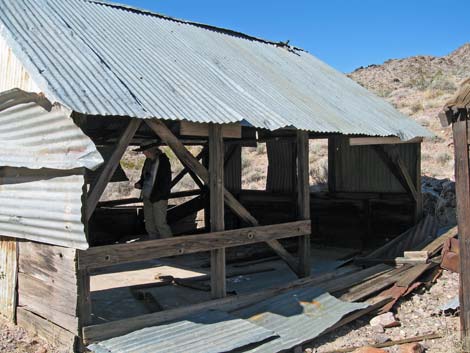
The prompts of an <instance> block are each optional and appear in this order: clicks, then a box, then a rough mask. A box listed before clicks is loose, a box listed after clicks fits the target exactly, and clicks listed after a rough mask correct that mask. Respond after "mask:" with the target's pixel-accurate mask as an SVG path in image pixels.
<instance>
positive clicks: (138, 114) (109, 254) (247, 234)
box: [0, 0, 430, 351]
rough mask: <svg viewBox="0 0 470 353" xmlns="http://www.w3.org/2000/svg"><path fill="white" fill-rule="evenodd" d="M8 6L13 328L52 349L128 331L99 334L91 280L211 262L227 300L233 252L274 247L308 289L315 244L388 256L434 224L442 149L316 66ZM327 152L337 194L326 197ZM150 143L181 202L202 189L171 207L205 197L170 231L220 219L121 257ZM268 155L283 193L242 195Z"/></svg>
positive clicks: (161, 29)
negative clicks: (185, 180) (428, 212)
mask: <svg viewBox="0 0 470 353" xmlns="http://www.w3.org/2000/svg"><path fill="white" fill-rule="evenodd" d="M0 7H1V8H2V13H1V14H0V92H2V93H0V141H1V142H2V150H1V152H0V205H1V206H0V234H1V235H2V236H3V237H2V238H1V240H0V270H1V271H3V272H4V273H5V277H4V278H3V279H2V280H1V281H0V284H1V286H0V289H1V290H0V313H1V314H2V315H3V316H6V317H7V318H9V319H11V320H13V321H15V322H17V323H18V324H19V325H22V326H24V327H26V328H28V329H30V330H32V331H34V332H36V333H38V334H39V335H40V336H42V337H45V338H47V339H49V340H50V341H52V342H53V343H56V344H58V345H60V346H63V347H69V348H70V347H74V349H75V350H77V351H78V350H80V349H82V347H83V346H82V344H83V340H84V339H85V341H87V342H89V341H90V339H89V338H90V337H97V336H100V337H112V336H113V335H116V334H118V333H119V332H120V331H119V330H120V329H119V327H118V325H113V323H112V322H110V323H106V324H100V325H96V324H95V323H94V322H93V321H92V317H93V316H92V312H93V303H92V302H91V299H90V271H92V270H96V269H104V268H108V267H109V266H111V265H118V264H125V263H133V262H138V261H143V260H150V259H156V258H161V257H168V256H178V255H185V254H191V253H197V252H205V251H209V252H210V254H211V256H210V259H211V260H210V261H211V290H212V296H213V298H222V297H224V296H225V295H226V287H225V283H226V282H225V256H226V251H229V249H230V248H233V247H238V246H252V245H253V244H257V243H265V244H267V246H268V247H269V249H270V250H271V251H272V252H273V253H274V254H276V255H277V256H279V257H280V258H282V259H283V260H284V261H285V262H286V263H287V264H288V266H289V267H290V268H291V269H292V271H294V272H295V273H296V274H297V276H299V277H305V276H308V275H309V271H310V266H309V262H308V260H309V252H310V249H311V241H312V240H313V241H315V242H317V243H321V242H327V241H333V242H336V243H340V244H353V245H355V246H358V247H360V246H372V245H373V244H374V243H379V242H383V241H385V239H390V238H392V237H393V236H395V235H398V234H399V233H400V232H401V231H403V230H405V229H407V228H408V227H409V226H410V225H412V224H414V223H415V222H416V220H417V219H419V218H420V216H421V212H422V211H421V208H422V207H421V188H420V174H421V171H420V143H421V140H422V138H423V137H426V136H429V135H430V134H429V132H428V131H427V130H425V129H424V128H422V127H421V126H419V125H418V124H417V123H415V122H413V121H412V120H411V119H409V118H407V117H405V116H403V115H401V114H400V113H399V112H397V111H396V110H395V109H394V108H393V107H391V106H390V105H389V104H387V103H386V102H384V101H383V100H381V99H380V98H378V97H376V96H374V95H373V94H372V93H370V92H368V91H367V90H365V89H364V88H362V87H361V86H359V85H358V84H356V83H354V82H353V81H351V80H350V79H348V78H347V77H346V76H344V75H343V74H341V73H339V72H337V71H335V70H334V69H332V68H330V67H329V66H327V65H326V64H324V63H322V62H320V61H319V60H318V59H316V58H314V57H313V56H311V55H310V54H308V53H306V52H304V51H302V50H300V49H297V48H293V47H290V46H288V45H287V44H283V43H274V42H269V41H266V40H262V39H258V38H254V37H251V36H248V35H245V34H242V33H237V32H234V31H230V30H226V29H220V28H215V27H212V26H208V25H202V24H196V23H190V22H186V21H182V20H176V19H172V18H168V17H164V16H162V15H158V14H154V13H150V12H148V11H143V10H139V9H134V8H129V7H125V6H122V5H115V4H112V3H108V2H100V1H91V0H66V1H62V0H61V1H47V2H45V1H40V0H21V1H18V0H0ZM310 139H328V152H329V156H328V169H329V170H328V191H324V192H311V191H310V186H309V140H310ZM148 140H152V141H154V140H155V141H158V142H159V143H160V144H161V145H163V146H168V147H169V148H170V149H171V151H172V152H173V153H174V155H175V156H176V157H177V158H178V159H179V160H180V161H181V163H182V164H183V165H184V167H185V168H184V169H183V171H182V172H181V174H179V175H176V176H175V177H174V180H173V185H175V184H177V183H178V181H180V180H181V177H182V175H184V174H186V173H189V174H190V175H191V176H192V178H193V179H194V180H195V183H196V184H197V185H198V187H199V188H198V189H197V190H191V191H189V192H186V193H175V194H173V195H172V197H181V196H188V195H191V196H194V198H193V199H191V200H190V201H188V202H186V203H183V204H182V205H179V206H178V207H175V208H174V209H170V210H169V215H168V217H169V220H170V224H172V225H174V224H176V223H178V221H179V220H181V219H182V218H185V217H187V216H190V215H192V214H194V213H195V212H197V211H199V210H202V209H206V215H207V217H206V227H205V229H193V230H187V231H186V232H185V233H184V234H182V235H181V236H177V237H173V238H170V239H161V240H149V241H140V242H134V243H125V242H123V241H122V240H123V239H126V237H128V236H131V235H138V234H140V233H141V232H142V217H141V213H142V212H141V206H140V205H138V206H133V207H128V208H122V207H116V206H119V205H121V206H122V204H126V203H133V204H135V203H136V200H124V201H122V200H118V201H116V202H106V203H103V202H101V203H100V197H101V196H102V194H103V191H104V189H105V187H106V186H107V184H108V183H110V182H113V180H115V179H114V178H117V179H119V178H118V177H117V174H119V173H118V172H119V171H120V172H122V171H121V170H120V166H119V162H120V160H121V158H122V156H123V154H124V153H125V151H126V149H127V148H128V147H129V146H134V145H139V144H140V143H142V142H144V141H148ZM260 142H263V143H264V142H265V143H267V153H268V159H269V170H268V176H267V180H268V183H267V190H265V191H256V192H254V191H250V190H243V189H242V187H241V185H242V182H241V181H242V179H241V178H242V171H241V169H242V166H241V165H242V163H241V151H242V148H245V147H246V146H256V144H257V143H260ZM194 145H199V146H202V152H201V153H200V154H199V155H198V156H194V155H193V154H192V153H190V152H189V151H188V149H187V146H194ZM104 150H107V151H108V152H107V153H104V152H103V151H104ZM201 160H202V161H201ZM137 201H139V200H137ZM137 203H138V202H137ZM286 238H292V239H294V246H293V245H292V244H293V243H292V242H290V243H289V242H288V243H286V242H283V240H284V239H286ZM286 246H289V247H288V248H286ZM172 315H174V313H173V314H172ZM149 320H150V321H149ZM153 323H155V322H153ZM151 324H152V321H151V319H149V318H145V317H142V318H139V317H138V318H135V319H134V320H132V322H131V321H130V322H129V326H128V327H127V328H126V329H127V330H132V328H133V327H134V328H138V327H142V325H144V326H145V325H151ZM132 325H134V326H132Z"/></svg>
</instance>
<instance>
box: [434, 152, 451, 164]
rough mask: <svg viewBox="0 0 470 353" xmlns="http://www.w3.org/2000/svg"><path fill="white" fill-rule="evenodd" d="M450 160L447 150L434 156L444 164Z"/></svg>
mask: <svg viewBox="0 0 470 353" xmlns="http://www.w3.org/2000/svg"><path fill="white" fill-rule="evenodd" d="M450 160H451V157H450V155H449V154H448V153H447V152H441V153H439V154H438V155H437V156H436V161H437V162H438V163H439V164H441V165H444V164H446V163H447V162H449V161H450Z"/></svg>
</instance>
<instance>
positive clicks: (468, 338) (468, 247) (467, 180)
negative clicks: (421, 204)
mask: <svg viewBox="0 0 470 353" xmlns="http://www.w3.org/2000/svg"><path fill="white" fill-rule="evenodd" d="M467 124H468V122H467V120H457V121H456V122H454V124H453V125H452V129H453V133H454V149H455V191H456V196H457V220H458V230H459V239H460V330H461V338H462V348H463V351H464V352H468V351H470V172H469V167H470V166H469V160H468V158H469V153H468V143H467V140H468V129H467Z"/></svg>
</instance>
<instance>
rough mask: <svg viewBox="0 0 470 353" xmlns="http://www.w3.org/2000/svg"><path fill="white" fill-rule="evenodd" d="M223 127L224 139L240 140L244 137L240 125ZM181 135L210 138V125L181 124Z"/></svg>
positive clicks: (234, 124)
mask: <svg viewBox="0 0 470 353" xmlns="http://www.w3.org/2000/svg"><path fill="white" fill-rule="evenodd" d="M221 126H222V136H223V137H224V138H235V139H239V138H241V137H242V127H241V125H240V124H239V123H233V124H224V125H221ZM180 135H181V136H201V137H207V136H209V124H207V123H192V122H189V121H181V122H180Z"/></svg>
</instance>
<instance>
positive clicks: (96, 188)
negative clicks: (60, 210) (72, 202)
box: [86, 119, 141, 220]
mask: <svg viewBox="0 0 470 353" xmlns="http://www.w3.org/2000/svg"><path fill="white" fill-rule="evenodd" d="M140 124H141V120H139V119H131V121H130V122H129V125H127V128H126V129H125V130H124V132H123V133H122V135H121V136H120V137H119V140H118V142H117V144H116V146H115V148H114V151H113V153H112V154H111V157H110V158H109V160H108V161H107V162H106V164H105V165H104V167H103V170H102V171H101V173H100V175H99V176H98V178H97V179H96V181H95V183H94V184H93V186H92V187H91V188H90V192H89V193H88V197H87V206H86V219H87V220H89V219H90V218H91V216H92V214H93V212H94V211H95V208H96V205H98V201H99V200H100V197H101V195H102V194H103V192H104V189H106V186H107V185H108V183H109V181H110V180H111V178H112V176H113V174H114V172H115V171H116V168H117V166H118V165H119V161H120V160H121V158H122V156H123V154H124V152H125V151H126V148H127V147H128V146H129V143H130V142H131V140H132V138H133V137H134V135H135V133H136V131H137V130H138V129H139V126H140Z"/></svg>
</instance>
